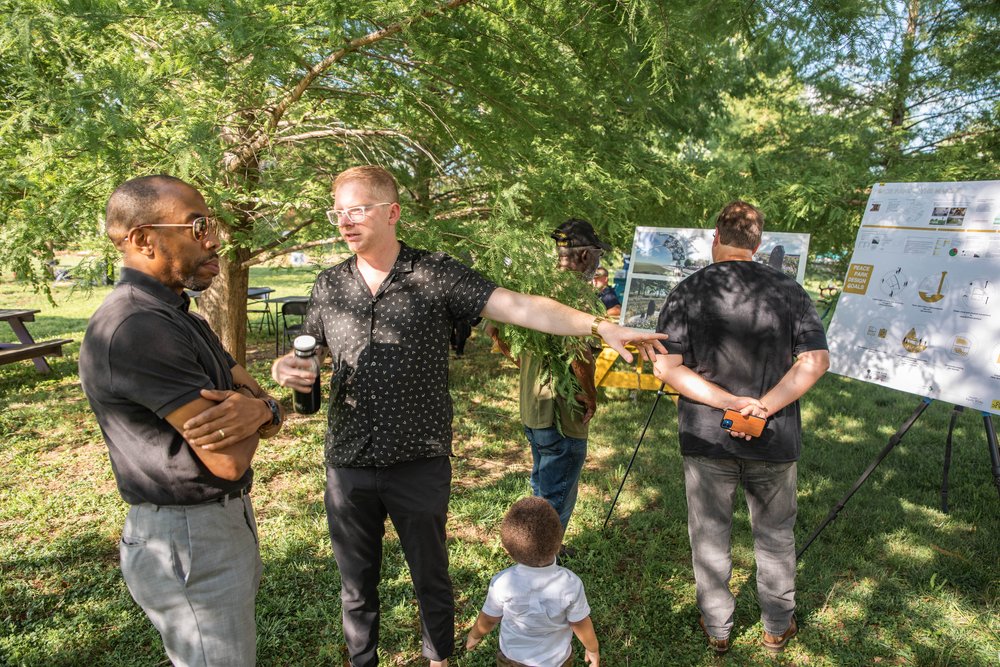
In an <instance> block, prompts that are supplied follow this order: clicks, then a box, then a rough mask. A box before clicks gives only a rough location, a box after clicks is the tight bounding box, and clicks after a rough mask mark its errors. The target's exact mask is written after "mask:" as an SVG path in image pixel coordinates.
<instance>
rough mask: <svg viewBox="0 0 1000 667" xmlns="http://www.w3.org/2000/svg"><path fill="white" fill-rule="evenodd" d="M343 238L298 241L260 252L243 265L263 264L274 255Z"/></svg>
mask: <svg viewBox="0 0 1000 667" xmlns="http://www.w3.org/2000/svg"><path fill="white" fill-rule="evenodd" d="M342 240H343V239H342V238H341V237H339V236H331V237H330V238H326V239H319V240H318V241H306V242H304V243H299V244H297V245H293V246H288V247H287V248H281V249H279V250H275V251H274V252H269V253H260V254H257V255H255V256H254V257H251V258H250V259H248V260H247V261H245V262H243V267H244V268H246V269H249V268H250V267H251V266H256V265H257V264H263V263H264V262H268V261H270V260H272V259H274V258H275V257H281V256H282V255H287V254H288V253H292V252H298V251H299V250H306V249H307V248H315V247H316V246H321V245H330V244H332V243H336V242H337V241H342Z"/></svg>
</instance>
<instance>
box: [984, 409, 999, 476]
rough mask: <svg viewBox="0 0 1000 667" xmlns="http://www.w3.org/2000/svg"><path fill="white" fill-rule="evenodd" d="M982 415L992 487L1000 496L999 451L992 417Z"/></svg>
mask: <svg viewBox="0 0 1000 667" xmlns="http://www.w3.org/2000/svg"><path fill="white" fill-rule="evenodd" d="M982 414H983V425H984V426H986V445H987V446H988V447H989V448H990V464H991V467H992V469H993V485H994V486H995V487H997V494H998V495H1000V451H998V450H997V432H996V431H995V430H993V415H991V414H990V413H989V412H984V413H982Z"/></svg>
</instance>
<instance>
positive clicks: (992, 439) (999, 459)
mask: <svg viewBox="0 0 1000 667" xmlns="http://www.w3.org/2000/svg"><path fill="white" fill-rule="evenodd" d="M930 404H931V399H929V398H922V399H920V405H919V406H917V409H916V410H914V411H913V414H912V415H910V418H909V419H907V420H906V422H905V423H904V424H903V425H902V426H900V427H899V430H898V431H896V432H895V433H894V434H893V436H892V437H891V438H889V442H888V444H886V446H885V447H884V448H883V449H882V451H881V452H879V455H878V456H877V457H875V460H874V461H872V462H871V464H870V465H869V466H868V468H867V469H866V470H865V471H864V472H863V473H862V474H861V477H859V478H858V481H856V482H855V483H854V486H852V487H851V490H850V491H848V492H847V495H846V496H844V497H843V498H841V499H840V501H839V502H838V503H837V504H836V505H834V507H833V509H832V510H831V511H830V514H829V515H828V516H827V517H826V519H824V520H823V523H821V524H820V525H819V527H817V528H816V530H814V531H813V532H812V535H810V536H809V539H807V540H806V542H805V544H803V545H802V548H801V549H799V551H798V553H797V554H795V558H796V559H799V558H802V554H804V553H805V552H806V549H808V548H809V545H810V544H812V543H813V540H815V539H816V537H817V536H819V534H820V533H821V532H823V529H824V528H826V527H827V526H828V525H830V523H831V522H832V521H833V520H834V519H836V518H837V515H838V514H839V513H840V510H842V509H844V505H846V504H847V501H848V500H850V499H851V496H853V495H854V494H855V492H856V491H857V490H858V489H860V488H861V485H862V484H864V483H865V480H867V479H868V477H869V476H870V475H871V474H872V473H873V472H874V471H875V468H877V467H878V464H880V463H882V460H883V459H884V458H885V457H886V456H888V455H889V452H891V451H892V448H893V447H895V446H896V445H898V444H899V443H900V441H901V440H902V439H903V436H904V435H906V432H907V431H909V430H910V427H911V426H913V423H914V422H916V421H917V418H918V417H920V415H921V414H923V412H924V410H926V409H927V406H928V405H930ZM963 410H965V408H964V407H963V406H961V405H956V406H954V408H953V409H952V412H951V421H950V423H949V424H948V440H947V442H946V444H945V450H944V477H943V479H942V481H941V510H942V511H943V512H945V513H947V512H948V471H949V469H950V468H951V449H952V435H953V433H954V431H955V422H956V421H958V416H959V415H960V414H961V413H962V411H963ZM982 415H983V424H984V426H985V427H986V445H987V447H988V448H989V450H990V463H991V465H992V470H993V484H994V485H995V486H996V487H997V493H998V494H1000V452H998V448H997V433H996V431H995V430H994V429H993V415H991V414H990V413H989V412H983V413H982Z"/></svg>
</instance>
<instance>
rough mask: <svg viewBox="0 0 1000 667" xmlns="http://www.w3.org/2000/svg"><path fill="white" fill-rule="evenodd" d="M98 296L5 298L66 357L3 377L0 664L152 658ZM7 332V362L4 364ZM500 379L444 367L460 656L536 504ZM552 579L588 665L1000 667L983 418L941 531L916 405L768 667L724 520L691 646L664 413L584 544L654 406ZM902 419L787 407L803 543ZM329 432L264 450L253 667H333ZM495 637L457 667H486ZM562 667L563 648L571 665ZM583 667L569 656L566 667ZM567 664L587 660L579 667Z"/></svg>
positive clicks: (625, 429)
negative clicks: (92, 392) (99, 410)
mask: <svg viewBox="0 0 1000 667" xmlns="http://www.w3.org/2000/svg"><path fill="white" fill-rule="evenodd" d="M312 276H313V273H312V272H311V271H309V270H306V269H302V270H293V269H254V271H253V274H252V277H251V284H253V285H270V286H272V287H275V288H276V289H278V292H277V295H283V294H302V293H305V292H306V291H307V289H308V286H309V284H310V283H311V280H312ZM107 290H108V288H99V289H95V290H94V291H93V292H91V293H85V292H71V291H70V288H68V287H60V288H59V289H58V290H57V291H56V294H55V298H56V300H57V302H58V304H59V305H58V307H53V306H51V305H50V304H48V303H47V302H45V300H44V299H43V298H41V297H38V296H37V295H35V294H33V293H31V292H28V291H25V290H24V289H23V288H22V287H21V286H19V285H17V284H12V283H10V282H4V283H3V284H2V285H0V308H9V307H32V308H40V309H41V310H42V312H41V313H40V314H39V316H38V317H39V319H38V321H37V322H34V323H32V324H31V325H29V327H30V329H31V331H32V332H33V334H34V336H35V338H36V339H39V340H41V339H44V338H50V337H67V338H72V339H74V340H75V341H77V342H76V343H74V344H72V345H69V346H67V348H66V353H67V354H66V356H65V357H62V358H52V359H51V363H52V366H53V368H54V371H55V372H54V373H53V375H51V376H48V377H43V376H40V375H38V374H36V373H35V370H34V367H33V365H32V364H31V363H30V362H21V363H17V364H12V365H7V366H0V470H2V473H0V665H39V666H43V665H44V666H50V665H116V666H117V665H164V664H167V663H166V657H165V654H164V653H163V649H162V645H161V644H160V641H159V637H158V636H157V634H156V632H155V631H154V630H153V628H152V626H151V625H150V623H149V622H148V621H147V620H146V618H145V616H144V615H143V613H142V611H141V610H140V609H139V607H138V606H136V605H135V603H134V602H133V601H132V600H131V598H130V597H129V594H128V591H127V589H126V588H125V585H124V583H123V582H122V579H121V575H120V572H119V570H118V547H117V543H118V538H119V531H120V528H121V525H122V522H123V520H124V516H125V512H126V507H125V504H124V502H123V501H122V500H121V498H120V497H119V495H118V493H117V490H116V488H115V484H114V480H113V478H112V475H111V467H110V464H109V462H108V458H107V453H106V448H105V446H104V444H103V441H102V439H101V434H100V430H99V429H98V427H97V424H96V422H95V421H94V419H93V416H92V414H91V413H90V410H89V409H88V406H87V403H86V400H85V399H84V397H83V394H82V392H81V390H80V387H79V381H78V378H77V374H76V361H77V354H78V351H79V340H80V339H81V338H82V336H83V332H84V329H85V327H86V321H87V318H88V317H89V315H90V313H91V312H93V310H94V308H96V306H97V305H98V304H99V303H100V301H101V300H102V299H103V297H104V296H105V294H106V293H107ZM12 340H14V338H13V335H12V334H11V333H10V332H9V331H2V332H0V341H12ZM250 346H251V349H250V351H249V355H248V356H249V358H250V360H251V361H250V363H249V365H250V368H251V371H252V372H253V373H254V375H255V376H256V377H257V378H258V379H260V380H262V382H263V383H264V384H265V385H266V386H269V387H271V389H272V390H274V391H276V393H277V394H278V395H280V396H282V398H283V400H284V401H285V402H286V405H287V403H288V400H289V396H288V393H287V392H285V391H284V390H281V389H277V390H275V389H274V387H273V385H272V383H271V380H270V375H269V373H268V368H269V365H270V361H271V358H270V356H271V354H272V353H273V338H272V337H270V336H269V335H268V334H267V333H266V332H265V333H263V334H256V333H254V334H253V335H252V337H251V341H250ZM516 382H517V380H516V375H515V372H514V368H513V366H512V365H511V364H509V363H507V362H505V361H504V360H503V359H502V358H501V357H500V356H499V355H497V354H492V353H490V351H489V345H488V339H486V338H485V337H484V336H483V335H482V334H480V333H478V332H477V334H476V335H475V336H474V338H473V339H472V340H471V341H470V344H469V348H468V351H467V355H466V358H465V359H463V360H460V361H458V360H456V361H453V362H452V395H453V397H454V400H455V414H456V419H455V445H454V450H455V460H454V470H455V474H454V484H453V496H452V503H451V514H450V518H449V526H448V528H449V536H450V543H449V546H450V554H451V573H452V577H453V580H454V585H455V594H456V599H457V609H458V623H459V629H460V633H461V634H462V636H464V633H465V631H466V630H467V628H468V626H469V624H470V623H471V622H472V620H473V619H474V618H475V615H476V613H477V611H478V608H479V606H480V605H481V604H482V601H483V598H484V595H485V592H486V586H487V584H488V582H489V579H490V577H491V576H492V575H493V574H495V573H496V572H498V571H499V570H501V569H502V568H504V567H507V566H508V565H510V561H509V560H508V558H507V556H506V554H505V553H504V551H503V549H502V548H501V546H500V543H499V536H498V528H499V523H500V520H501V518H502V516H503V514H504V512H505V511H506V509H507V507H508V506H509V505H510V504H511V503H512V502H513V501H514V500H516V499H517V498H519V497H521V496H523V495H525V494H527V493H529V486H528V480H527V478H528V472H529V469H530V455H529V452H528V448H527V444H526V442H525V441H524V436H523V434H522V432H521V428H520V424H519V422H518V417H517V398H516V396H517V391H516ZM602 394H603V396H602V402H601V405H600V407H599V412H598V416H597V417H596V418H595V422H594V425H593V428H592V430H591V441H590V453H589V456H588V462H587V467H586V469H585V471H584V475H583V479H582V482H581V492H580V501H579V504H578V506H577V510H576V513H575V514H574V518H573V521H572V523H571V525H570V531H569V535H568V536H567V541H568V542H569V543H571V544H572V545H573V546H575V547H576V548H577V549H578V553H577V556H576V557H575V558H574V559H573V561H572V562H571V563H569V564H568V565H569V566H570V567H571V569H573V570H574V571H575V572H576V573H577V574H579V575H580V577H581V578H582V579H583V582H584V584H585V586H586V588H587V595H588V598H589V600H590V603H591V606H592V608H593V619H594V623H595V626H596V629H597V634H598V637H599V639H600V640H601V655H602V664H604V665H609V666H612V667H615V666H624V665H628V666H634V667H640V666H650V667H654V666H656V667H659V666H662V665H719V664H731V665H745V664H749V665H772V664H775V665H859V666H860V665H865V666H867V665H878V664H883V665H975V666H980V665H981V666H986V665H993V666H996V665H998V664H1000V620H998V619H1000V609H998V592H1000V568H998V564H997V563H998V555H1000V519H998V517H1000V511H998V507H1000V502H998V497H997V492H996V490H995V488H994V487H993V485H992V480H991V475H990V461H989V457H988V454H987V448H986V439H985V433H984V428H983V423H982V419H981V418H980V417H979V416H978V414H975V413H973V412H972V411H967V412H966V413H965V414H963V415H962V416H961V418H960V419H959V420H958V426H957V428H956V430H955V452H954V456H953V461H952V468H951V488H950V504H951V513H950V514H945V513H943V512H942V511H941V510H940V508H939V496H938V490H939V486H940V483H941V472H942V461H943V457H944V443H945V437H946V433H947V426H948V419H949V416H950V410H949V406H946V405H943V404H933V405H931V406H930V408H929V409H928V410H927V411H926V412H925V413H924V415H923V416H922V417H921V418H920V420H919V421H918V422H917V424H916V426H914V427H913V428H912V429H911V430H910V432H909V433H908V434H907V435H906V437H905V439H904V440H903V442H902V443H901V444H900V445H899V446H897V447H896V449H895V450H894V451H893V452H892V454H891V455H890V456H889V457H888V458H887V459H886V460H885V462H884V463H883V464H882V465H881V466H880V467H879V468H878V469H877V470H876V471H875V473H874V474H873V475H872V477H871V478H870V480H869V481H868V483H867V484H866V485H864V486H863V487H862V488H861V489H860V490H859V491H858V493H857V494H856V495H855V496H854V498H853V499H852V500H851V501H850V502H849V503H848V504H847V506H846V507H845V508H844V510H843V511H842V512H841V514H840V518H839V519H838V520H836V521H835V522H833V524H831V525H830V527H829V528H827V529H826V531H825V532H824V533H823V534H822V535H821V536H820V537H819V539H818V540H817V541H816V542H815V543H814V544H813V545H812V546H811V547H810V549H809V550H808V551H807V552H806V554H805V555H804V557H803V559H802V560H801V562H800V567H799V576H798V619H799V624H800V627H801V631H800V634H799V636H798V637H797V638H795V639H794V640H792V642H790V643H789V647H788V649H787V651H786V652H785V653H784V654H783V655H782V656H780V657H776V658H775V657H771V656H770V654H768V653H766V652H765V651H764V650H763V649H762V648H761V646H760V643H759V638H760V635H761V632H762V628H761V624H760V621H759V618H758V612H757V601H756V589H755V585H754V579H753V567H752V565H753V551H752V545H751V540H750V534H749V519H748V515H747V512H746V507H745V505H743V504H742V501H741V502H740V509H739V511H738V512H737V514H736V517H735V521H734V544H733V558H734V572H733V588H734V591H735V593H736V595H737V608H736V628H735V630H734V633H733V636H732V645H733V647H732V650H731V651H730V653H729V654H728V656H726V657H725V658H722V659H716V658H715V657H714V656H713V655H712V654H711V653H710V652H709V651H708V649H707V648H706V647H705V644H704V642H703V639H702V637H701V634H700V631H699V630H698V627H697V618H698V613H697V611H696V609H695V606H694V581H693V577H692V574H691V565H690V555H689V547H688V538H687V524H686V520H685V518H686V512H685V506H684V495H683V479H682V473H681V461H680V455H679V453H678V450H677V438H676V411H675V409H674V406H673V404H672V403H670V402H669V401H668V400H666V399H663V400H661V401H660V404H659V406H658V408H657V410H656V412H655V414H654V415H653V419H652V423H651V425H650V428H649V431H648V433H647V434H646V438H645V440H644V442H643V444H642V447H641V448H640V450H639V454H638V458H637V460H636V464H635V467H634V468H633V470H632V472H631V474H630V476H629V479H628V483H627V484H626V486H625V490H624V492H623V494H622V498H621V499H620V501H619V503H618V506H617V508H616V510H615V514H614V517H613V518H612V521H611V523H610V525H609V527H608V529H607V530H602V529H601V526H602V523H603V521H604V516H605V513H606V512H607V508H608V505H609V503H610V499H611V497H612V496H613V494H614V492H615V490H616V489H617V487H618V484H619V482H620V480H621V476H622V474H623V473H624V470H625V466H626V465H627V464H628V460H629V457H630V456H631V454H632V451H633V448H634V447H635V443H636V439H637V437H638V434H639V431H640V429H641V427H642V424H643V422H644V420H645V419H646V417H647V415H648V414H649V412H650V409H651V406H652V404H653V400H654V394H653V393H652V392H643V393H642V394H641V395H639V396H638V397H636V398H635V399H633V397H632V396H631V395H630V392H628V391H626V390H621V389H615V390H607V391H602ZM918 404H919V398H917V397H916V396H913V395H909V394H903V393H900V392H895V391H891V390H886V389H881V388H878V387H875V386H873V385H868V384H864V383H861V382H856V381H852V380H847V379H844V378H840V377H837V376H833V375H828V376H827V377H825V378H824V379H823V380H821V381H820V383H819V384H818V385H817V387H816V388H815V389H814V390H813V391H812V392H811V393H810V394H809V396H808V397H807V399H806V400H805V401H804V419H803V427H804V431H805V445H804V449H803V456H802V460H801V462H800V465H799V523H798V528H797V536H798V538H799V541H800V543H801V541H803V540H804V539H805V538H806V537H807V536H808V535H809V534H810V533H811V532H812V530H813V529H814V528H815V527H816V526H817V525H818V524H819V523H820V522H821V521H822V520H823V519H824V517H826V516H827V514H828V513H829V512H830V510H831V508H833V506H834V505H835V503H836V502H837V501H838V500H839V499H840V498H841V497H842V496H843V495H844V494H845V493H846V492H847V491H848V489H849V488H850V487H851V485H852V484H853V483H854V481H855V479H857V477H858V476H859V475H860V474H861V472H862V471H863V470H864V469H865V467H866V466H867V465H868V463H869V462H870V461H871V460H872V459H873V458H874V457H875V455H876V454H877V453H878V452H879V451H880V450H881V449H882V447H883V446H884V445H885V443H886V441H887V440H888V438H889V437H890V436H891V435H892V434H893V433H894V432H895V431H896V429H897V428H898V427H899V425H900V424H902V423H903V422H904V421H905V420H906V418H907V417H909V416H910V414H911V413H912V412H913V411H914V409H915V408H916V407H917V405H918ZM324 423H325V419H324V417H323V415H322V414H318V415H313V416H298V415H293V416H292V417H291V418H290V419H289V422H288V424H287V426H286V427H285V428H284V429H283V431H282V433H281V434H280V435H279V436H278V437H276V438H274V439H272V440H270V441H266V442H264V443H262V445H261V447H260V449H259V450H258V453H257V457H256V463H255V466H254V468H255V470H256V482H255V485H254V502H255V504H256V508H257V515H258V522H259V528H260V538H261V552H262V557H263V560H264V579H263V582H262V584H261V589H260V593H259V595H258V597H257V618H258V637H259V648H258V656H259V664H261V665H324V664H326V665H328V664H340V663H339V660H340V656H341V649H340V646H341V644H342V641H343V637H342V634H341V630H340V602H339V579H338V574H337V569H336V565H335V563H334V561H333V557H332V553H331V550H330V546H329V542H328V537H327V531H326V520H325V517H324V510H323V503H322V494H323V482H324V480H323V467H322V436H323V433H322V431H323V427H324ZM388 535H389V537H388V539H387V550H386V554H385V559H384V563H383V582H382V589H381V591H382V608H383V612H384V615H383V623H382V641H381V646H382V650H383V653H382V663H383V664H385V665H417V664H425V663H422V661H421V660H420V659H419V653H420V633H419V626H418V620H417V610H416V603H415V600H414V597H413V591H412V588H411V585H410V582H409V576H408V574H407V570H406V567H405V563H404V561H403V557H402V553H401V551H400V549H399V545H398V542H397V541H396V539H395V537H394V535H393V533H392V530H391V526H390V527H389V532H388ZM496 636H497V635H496V633H495V632H494V633H492V634H491V635H490V637H488V638H487V639H486V640H485V641H484V645H483V646H481V647H480V648H479V649H477V650H476V651H475V652H473V653H471V654H466V655H461V654H460V655H459V656H457V657H456V659H454V660H453V661H452V664H453V665H459V666H463V667H464V666H474V665H478V666H486V665H492V664H494V661H493V651H494V650H495V648H496ZM577 648H578V649H579V646H577ZM579 655H581V654H580V652H579V651H578V656H579ZM578 662H579V664H582V658H580V659H579V660H578Z"/></svg>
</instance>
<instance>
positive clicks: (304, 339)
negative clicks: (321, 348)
mask: <svg viewBox="0 0 1000 667" xmlns="http://www.w3.org/2000/svg"><path fill="white" fill-rule="evenodd" d="M292 347H294V348H295V351H296V352H312V351H313V350H314V349H316V338H315V337H314V336H296V337H295V340H294V341H292Z"/></svg>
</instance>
